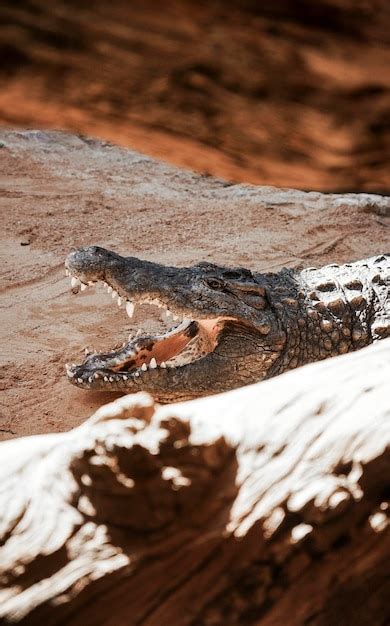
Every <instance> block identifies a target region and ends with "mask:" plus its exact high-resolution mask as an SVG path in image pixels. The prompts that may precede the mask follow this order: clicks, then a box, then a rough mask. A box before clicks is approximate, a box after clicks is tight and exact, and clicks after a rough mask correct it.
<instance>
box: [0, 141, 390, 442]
mask: <svg viewBox="0 0 390 626" xmlns="http://www.w3.org/2000/svg"><path fill="white" fill-rule="evenodd" d="M0 146H1V147H0V158H1V188H2V192H1V205H0V212H1V221H2V229H1V233H2V234H1V256H2V263H1V291H0V295H1V304H0V307H1V308H0V310H1V337H0V342H1V347H2V349H1V366H2V374H1V376H2V380H1V385H2V391H1V402H2V415H1V418H0V435H1V437H2V438H9V437H12V436H21V435H28V434H32V433H41V432H47V431H50V432H55V431H63V430H68V429H70V428H71V427H73V426H75V425H77V424H79V423H80V422H82V421H83V420H84V418H85V417H87V416H89V415H90V414H91V412H92V411H94V410H95V409H96V408H97V407H98V406H100V405H101V404H103V403H104V402H106V401H108V400H110V399H112V398H113V397H114V395H113V394H110V393H98V392H88V391H82V390H78V389H76V388H75V387H73V386H71V385H70V384H69V383H68V382H67V380H66V377H65V373H64V364H65V363H66V362H74V361H78V360H81V358H82V352H83V351H84V348H85V347H88V346H93V347H95V348H97V349H103V348H111V347H113V345H115V344H117V343H121V342H123V341H124V340H125V339H126V338H127V335H128V333H129V332H131V331H134V330H135V329H136V327H137V325H138V324H139V323H142V325H143V326H145V325H150V326H152V325H153V324H154V325H157V324H159V325H161V324H162V322H161V320H158V319H157V318H154V309H153V307H139V308H138V309H137V312H136V315H135V318H134V320H133V321H132V323H130V321H129V319H128V318H127V316H126V314H125V312H124V310H123V309H119V308H118V307H117V306H116V305H115V306H113V305H112V300H111V299H109V296H108V295H107V293H105V292H103V291H96V292H95V291H94V290H87V291H86V292H84V293H79V294H77V295H74V294H73V293H72V292H71V290H70V284H69V279H67V278H66V277H65V274H64V267H63V262H64V259H65V256H66V254H67V253H68V252H69V251H70V250H71V249H72V248H75V247H79V246H83V245H88V244H99V245H103V246H105V247H108V248H111V249H114V250H116V251H118V252H119V253H122V254H132V255H135V256H139V257H141V258H145V259H150V260H156V261H160V262H163V263H172V264H178V265H185V264H191V263H194V262H198V261H201V260H210V261H214V262H219V263H224V264H230V265H235V264H236V265H243V266H247V267H250V268H254V269H257V270H277V269H279V268H281V267H282V266H283V265H284V266H291V267H295V266H299V265H305V266H310V265H320V264H323V263H325V262H328V261H329V262H331V261H335V262H344V261H347V260H353V259H357V258H362V257H365V256H370V255H372V254H377V253H381V252H384V251H388V250H389V249H390V230H389V222H390V220H389V215H390V201H389V199H388V198H387V199H386V198H384V197H379V196H372V195H371V196H370V195H368V194H360V195H354V194H351V195H345V196H337V195H323V194H320V193H315V192H312V193H304V192H299V191H291V190H283V189H276V188H272V187H251V186H244V185H230V184H228V183H226V182H224V181H221V180H216V179H212V178H209V177H205V176H199V175H195V174H192V173H191V172H185V171H181V170H177V169H175V168H173V167H169V166H165V165H163V164H160V163H158V162H156V161H153V160H150V159H149V158H147V157H145V156H143V155H141V154H139V153H136V152H132V151H129V150H126V149H121V148H117V147H115V146H111V145H109V144H106V143H102V142H99V141H95V140H90V139H86V138H83V137H76V136H72V135H66V134H63V133H54V132H52V133H48V132H41V131H26V132H12V131H2V132H1V133H0Z"/></svg>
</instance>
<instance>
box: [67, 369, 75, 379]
mask: <svg viewBox="0 0 390 626" xmlns="http://www.w3.org/2000/svg"><path fill="white" fill-rule="evenodd" d="M67 374H68V377H69V378H73V377H74V374H73V372H70V371H69V370H68V371H67Z"/></svg>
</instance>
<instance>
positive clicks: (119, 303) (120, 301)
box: [118, 298, 122, 306]
mask: <svg viewBox="0 0 390 626" xmlns="http://www.w3.org/2000/svg"><path fill="white" fill-rule="evenodd" d="M121 304H122V298H118V306H121Z"/></svg>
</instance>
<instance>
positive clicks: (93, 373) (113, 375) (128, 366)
mask: <svg viewBox="0 0 390 626" xmlns="http://www.w3.org/2000/svg"><path fill="white" fill-rule="evenodd" d="M222 321H223V319H222V318H215V319H209V320H201V321H190V320H186V321H184V322H183V323H182V324H180V325H179V326H178V327H177V328H175V329H174V330H173V331H170V332H168V333H166V334H165V335H161V336H154V337H153V336H150V337H148V336H147V337H140V338H138V339H135V340H134V341H132V342H129V343H128V344H125V345H124V347H123V348H122V350H119V351H117V352H112V353H106V354H104V353H101V354H98V353H97V354H92V355H89V356H88V358H87V359H86V362H84V364H82V365H80V366H77V365H76V364H73V365H71V366H70V365H67V366H66V368H67V375H68V378H69V379H70V382H72V383H73V384H75V385H76V386H78V387H80V388H84V389H95V390H98V389H99V390H113V391H114V390H118V391H120V390H123V391H126V390H127V391H129V390H134V391H136V390H138V389H142V388H143V387H144V386H146V384H147V383H150V382H151V380H150V377H151V376H153V377H156V378H157V377H159V378H165V377H166V376H167V373H168V370H176V371H178V370H180V368H181V367H183V366H188V365H191V363H194V362H196V361H198V360H200V359H202V358H204V357H205V356H207V354H209V353H211V352H212V351H213V350H214V349H215V347H216V346H217V344H218V335H219V333H220V330H221V322H222ZM103 357H105V358H103ZM107 357H109V358H107ZM88 365H90V367H88Z"/></svg>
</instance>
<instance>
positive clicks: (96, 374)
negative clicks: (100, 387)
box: [94, 372, 99, 380]
mask: <svg viewBox="0 0 390 626" xmlns="http://www.w3.org/2000/svg"><path fill="white" fill-rule="evenodd" d="M94 377H95V378H96V380H97V379H98V378H99V374H98V373H97V372H96V373H95V374H94Z"/></svg>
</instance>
